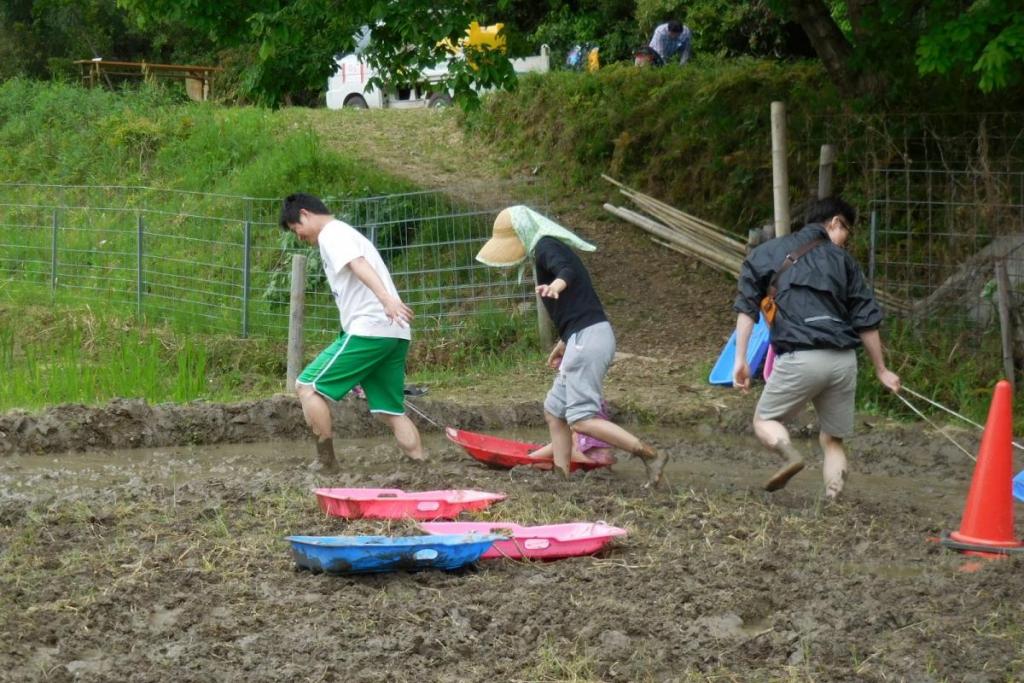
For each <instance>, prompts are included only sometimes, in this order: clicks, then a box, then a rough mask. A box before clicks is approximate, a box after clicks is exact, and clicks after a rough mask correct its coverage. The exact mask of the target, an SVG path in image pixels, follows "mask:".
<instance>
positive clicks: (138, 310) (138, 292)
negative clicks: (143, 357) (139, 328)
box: [135, 213, 145, 318]
mask: <svg viewBox="0 0 1024 683" xmlns="http://www.w3.org/2000/svg"><path fill="white" fill-rule="evenodd" d="M144 229H145V224H144V223H143V221H142V214H141V213H140V214H139V216H138V223H137V231H136V234H137V236H138V237H137V240H136V245H137V253H136V256H137V259H138V260H137V263H138V275H137V279H136V283H135V315H136V316H138V317H140V318H141V317H142V287H143V277H142V235H143V231H144Z"/></svg>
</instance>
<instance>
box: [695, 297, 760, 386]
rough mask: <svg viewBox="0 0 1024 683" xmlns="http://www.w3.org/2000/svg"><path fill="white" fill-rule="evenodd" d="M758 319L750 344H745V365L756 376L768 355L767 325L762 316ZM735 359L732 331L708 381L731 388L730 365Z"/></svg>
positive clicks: (733, 333)
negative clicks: (747, 365) (748, 366)
mask: <svg viewBox="0 0 1024 683" xmlns="http://www.w3.org/2000/svg"><path fill="white" fill-rule="evenodd" d="M759 317H760V320H758V321H757V324H756V325H754V330H753V331H752V332H751V333H750V343H749V344H747V363H748V364H749V365H750V374H751V375H756V374H757V371H758V370H760V369H761V363H763V362H764V357H765V355H767V353H768V341H769V331H768V324H767V323H765V321H764V316H763V315H762V316H759ZM735 358H736V330H733V332H732V336H731V337H729V341H728V342H726V344H725V348H724V349H722V354H721V355H720V356H719V357H718V362H716V363H715V367H713V368H711V375H710V376H709V377H708V381H709V382H711V383H712V384H718V385H721V386H724V387H731V386H732V365H733V361H734V359H735Z"/></svg>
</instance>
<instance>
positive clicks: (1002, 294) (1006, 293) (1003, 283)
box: [995, 258, 1017, 390]
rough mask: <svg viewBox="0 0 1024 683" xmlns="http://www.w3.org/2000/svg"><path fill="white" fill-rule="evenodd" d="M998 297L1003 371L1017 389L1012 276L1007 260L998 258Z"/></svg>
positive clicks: (1013, 387) (1012, 387) (1011, 384)
mask: <svg viewBox="0 0 1024 683" xmlns="http://www.w3.org/2000/svg"><path fill="white" fill-rule="evenodd" d="M995 266H996V295H997V296H996V298H997V300H998V306H999V329H1000V332H1001V333H1002V341H1003V371H1004V372H1005V373H1006V379H1007V381H1008V382H1009V383H1010V387H1011V389H1013V390H1016V388H1017V387H1016V380H1015V376H1016V372H1015V371H1014V367H1013V322H1012V320H1011V319H1010V308H1011V305H1010V278H1009V276H1007V274H1006V260H1005V259H1001V258H1000V259H996V263H995Z"/></svg>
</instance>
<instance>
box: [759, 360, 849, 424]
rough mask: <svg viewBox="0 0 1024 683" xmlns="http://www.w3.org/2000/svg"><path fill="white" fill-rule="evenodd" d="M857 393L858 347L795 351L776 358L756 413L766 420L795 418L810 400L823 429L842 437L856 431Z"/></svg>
mask: <svg viewBox="0 0 1024 683" xmlns="http://www.w3.org/2000/svg"><path fill="white" fill-rule="evenodd" d="M856 395H857V351H856V350H854V349H848V350H846V351H837V350H835V349H809V350H806V351H793V352H792V353H784V354H782V355H781V356H779V357H778V358H776V359H775V367H774V369H773V370H772V374H771V376H770V377H769V378H768V382H767V384H765V387H764V392H763V393H762V394H761V399H760V400H759V401H758V402H757V410H756V415H757V416H758V417H759V418H760V419H762V420H785V419H790V418H794V417H796V416H797V414H798V413H799V412H800V411H801V410H803V408H804V406H805V405H807V402H808V401H810V402H811V403H812V404H814V412H815V413H817V415H818V424H819V425H820V429H821V431H823V432H825V433H827V434H831V435H832V436H834V437H837V438H840V439H842V438H846V437H848V436H851V435H852V434H853V410H854V399H855V398H856Z"/></svg>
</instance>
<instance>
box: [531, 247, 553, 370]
mask: <svg viewBox="0 0 1024 683" xmlns="http://www.w3.org/2000/svg"><path fill="white" fill-rule="evenodd" d="M533 282H534V284H537V268H536V266H534V268H533ZM534 298H535V299H536V301H537V337H538V338H539V339H540V347H541V349H542V350H546V351H550V350H551V349H552V347H554V345H555V326H554V323H552V322H551V316H549V315H548V309H546V308H544V302H543V301H541V299H540V294H534Z"/></svg>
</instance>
